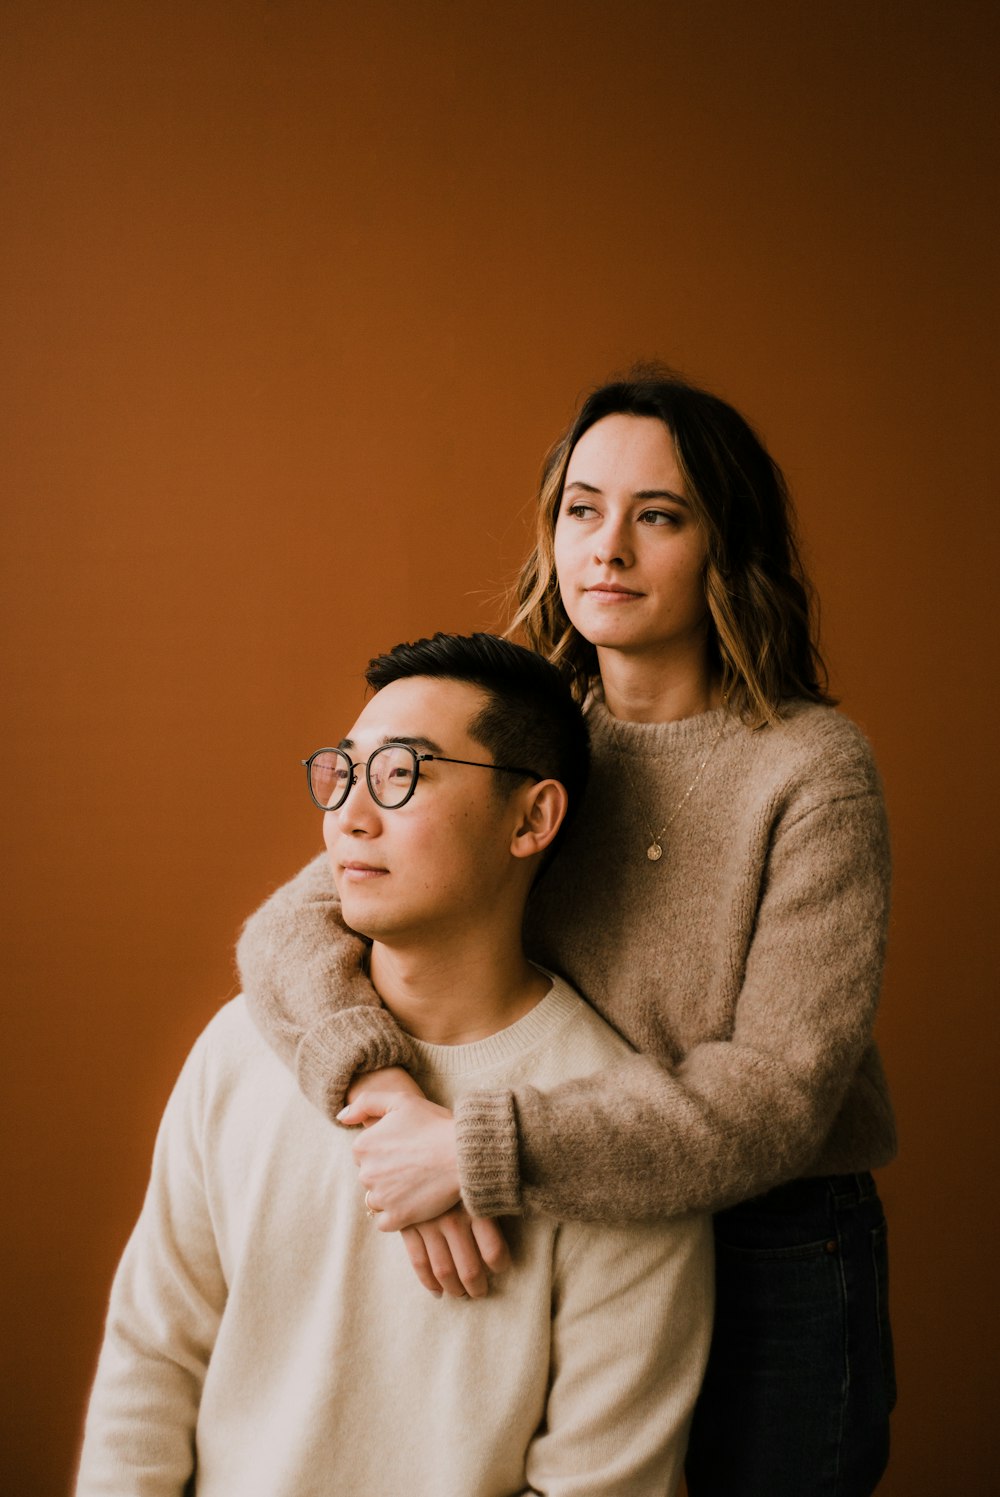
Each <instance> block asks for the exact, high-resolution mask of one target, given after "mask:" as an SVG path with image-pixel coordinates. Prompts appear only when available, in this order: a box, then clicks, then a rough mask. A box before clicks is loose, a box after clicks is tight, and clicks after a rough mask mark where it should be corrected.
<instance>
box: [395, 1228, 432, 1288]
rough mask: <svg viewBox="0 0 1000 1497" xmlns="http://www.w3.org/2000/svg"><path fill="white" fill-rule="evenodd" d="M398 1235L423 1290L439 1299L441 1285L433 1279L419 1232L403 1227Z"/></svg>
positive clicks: (415, 1229)
mask: <svg viewBox="0 0 1000 1497" xmlns="http://www.w3.org/2000/svg"><path fill="white" fill-rule="evenodd" d="M399 1235H400V1237H402V1239H403V1246H404V1247H405V1248H406V1251H407V1254H408V1256H409V1259H410V1264H411V1266H412V1268H413V1272H414V1273H415V1274H416V1276H417V1278H418V1279H419V1280H420V1282H421V1284H423V1286H424V1288H425V1289H429V1290H430V1292H431V1294H434V1295H436V1296H437V1297H438V1299H440V1298H441V1293H442V1291H441V1285H440V1284H439V1283H438V1281H437V1279H436V1278H435V1277H434V1271H433V1269H432V1268H431V1263H430V1259H429V1258H428V1256H427V1249H426V1248H425V1247H424V1239H423V1238H422V1237H421V1235H420V1232H419V1231H418V1229H417V1228H416V1227H404V1228H403V1230H402V1232H400V1234H399Z"/></svg>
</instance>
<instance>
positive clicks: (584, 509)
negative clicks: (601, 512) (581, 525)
mask: <svg viewBox="0 0 1000 1497" xmlns="http://www.w3.org/2000/svg"><path fill="white" fill-rule="evenodd" d="M566 513H567V514H568V515H572V517H573V519H574V520H587V519H589V518H590V517H591V515H594V514H596V513H597V511H596V510H595V509H594V506H593V505H592V504H580V503H579V502H577V503H576V504H568V505H567V506H566Z"/></svg>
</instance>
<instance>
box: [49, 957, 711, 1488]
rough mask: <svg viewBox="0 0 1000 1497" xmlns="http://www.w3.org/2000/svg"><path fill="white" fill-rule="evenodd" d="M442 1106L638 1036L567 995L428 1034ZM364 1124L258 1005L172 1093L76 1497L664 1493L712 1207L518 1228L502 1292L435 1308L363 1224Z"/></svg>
mask: <svg viewBox="0 0 1000 1497" xmlns="http://www.w3.org/2000/svg"><path fill="white" fill-rule="evenodd" d="M413 1051H414V1064H415V1069H416V1073H417V1075H418V1076H419V1079H420V1082H421V1084H422V1085H423V1087H424V1088H425V1090H426V1091H427V1093H428V1095H430V1096H432V1097H434V1098H435V1099H436V1100H439V1101H441V1102H444V1103H447V1104H451V1103H454V1101H455V1100H456V1098H457V1097H458V1096H459V1095H460V1093H461V1092H462V1091H463V1090H465V1089H467V1088H468V1087H469V1086H470V1085H480V1084H481V1085H485V1086H488V1087H491V1088H494V1087H495V1088H499V1089H502V1088H504V1087H507V1086H514V1085H521V1084H524V1083H525V1082H527V1081H529V1080H530V1082H531V1084H532V1085H533V1086H538V1087H542V1088H544V1087H547V1086H551V1085H556V1084H558V1083H560V1082H562V1081H564V1080H565V1079H566V1078H568V1077H573V1076H580V1075H585V1074H587V1073H589V1072H592V1071H595V1070H599V1069H602V1068H604V1067H606V1066H608V1065H614V1064H616V1063H617V1062H618V1061H619V1060H620V1059H621V1057H622V1055H623V1053H624V1051H625V1046H624V1044H623V1042H622V1041H621V1040H620V1039H619V1038H618V1036H617V1035H615V1034H613V1033H612V1031H611V1030H610V1029H609V1028H608V1027H607V1025H605V1024H604V1023H603V1022H602V1021H601V1020H600V1019H599V1018H598V1017H597V1015H596V1014H594V1013H593V1011H592V1010H591V1009H589V1008H588V1007H587V1006H586V1005H585V1004H584V1003H582V1002H581V1000H580V999H579V998H578V997H577V996H576V994H575V993H573V992H572V991H571V990H570V989H569V988H568V987H567V986H566V985H565V984H564V983H561V982H559V981H558V980H556V982H555V984H554V987H553V989H552V991H551V992H550V993H549V995H548V996H547V997H546V998H544V999H543V1000H542V1002H541V1003H540V1004H538V1005H537V1006H536V1008H534V1009H533V1010H532V1011H531V1012H530V1013H528V1014H527V1015H525V1017H524V1018H522V1019H521V1020H519V1021H518V1022H517V1023H516V1024H514V1025H512V1026H510V1028H508V1029H505V1030H502V1031H501V1032H500V1033H498V1034H496V1035H493V1036H492V1037H490V1038H489V1039H486V1040H482V1041H480V1042H479V1043H476V1044H470V1045H461V1046H438V1045H427V1044H419V1043H417V1042H414V1043H413ZM352 1138H353V1135H352V1134H351V1133H350V1132H349V1131H347V1130H344V1129H339V1128H331V1127H330V1125H329V1123H328V1122H327V1121H326V1119H325V1118H323V1117H322V1116H321V1115H320V1114H319V1113H318V1112H317V1111H316V1110H315V1109H314V1108H312V1107H310V1106H309V1104H308V1103H307V1102H306V1101H305V1099H304V1098H303V1097H302V1095H301V1093H300V1092H299V1091H298V1089H297V1088H296V1086H295V1084H294V1081H293V1079H292V1077H291V1076H290V1074H289V1073H288V1071H287V1070H286V1069H285V1068H284V1067H283V1066H282V1065H281V1064H280V1063H279V1062H278V1060H277V1058H276V1057H275V1055H274V1054H273V1052H272V1051H271V1050H270V1049H268V1047H267V1046H266V1045H265V1044H264V1043H263V1041H262V1040H261V1037H260V1035H259V1033H258V1032H257V1030H256V1029H255V1028H254V1026H253V1025H252V1024H251V1022H250V1020H249V1018H248V1017H247V1014H246V1008H245V1005H244V1003H243V1001H242V1000H235V1001H234V1002H233V1003H230V1004H229V1005H227V1007H226V1008H224V1009H223V1010H222V1011H221V1013H219V1014H218V1015H217V1016H216V1018H215V1019H214V1020H213V1021H212V1023H211V1024H210V1025H209V1026H208V1028H207V1029H206V1031H205V1032H204V1034H203V1035H202V1036H201V1038H200V1039H199V1040H198V1042H197V1044H196V1045H195V1047H194V1049H193V1051H192V1053H191V1055H190V1056H189V1058H188V1061H187V1063H186V1065H185V1067H184V1069H183V1071H182V1073H181V1077H180V1079H179V1081H178V1083H177V1086H176V1088H175V1091H174V1094H173V1096H172V1097H171V1100H170V1102H169V1104H168V1106H167V1110H166V1113H165V1115H164V1119H163V1123H162V1127H161V1130H160V1134H159V1137H158V1140H157V1145H156V1151H155V1156H154V1163H153V1171H152V1178H151V1182H150V1186H149V1192H148V1195H147V1198H146V1202H145V1205H144V1207H143V1210H142V1215H141V1217H140V1219H139V1222H138V1225H137V1226H136V1229H135V1232H134V1233H133V1236H132V1238H131V1240H130V1242H129V1244H128V1247H127V1248H126V1251H125V1254H124V1257H123V1259H122V1262H121V1265H120V1268H119V1270H118V1274H117V1276H116V1279H115V1283H114V1288H113V1291H112V1295H111V1306H110V1310H109V1314H108V1322H107V1331H106V1336H105V1341H104V1346H103V1349H102V1352H101V1358H100V1363H99V1366H98V1371H97V1377H96V1381H95V1385H94V1390H93V1394H92V1397H91V1403H90V1408H89V1412H88V1417H87V1426H86V1433H85V1440H84V1448H83V1455H82V1459H81V1465H80V1472H79V1480H78V1485H77V1488H76V1492H77V1497H111V1494H114V1497H168V1494H169V1497H181V1493H182V1492H184V1491H185V1490H186V1488H185V1483H186V1482H187V1480H188V1478H189V1476H190V1474H191V1471H192V1469H195V1470H196V1472H197V1476H196V1486H195V1490H196V1491H197V1493H198V1497H321V1494H323V1497H325V1494H329V1493H333V1492H337V1493H348V1494H349V1493H359V1494H360V1493H364V1494H365V1497H404V1494H405V1497H512V1494H515V1493H517V1494H520V1493H525V1492H529V1491H530V1492H537V1493H544V1494H551V1497H584V1494H586V1497H596V1494H612V1493H614V1494H616V1497H646V1494H648V1497H654V1494H655V1497H663V1494H664V1493H667V1492H672V1491H673V1490H674V1488H675V1485H676V1482H677V1480H678V1478H679V1474H680V1470H681V1466H682V1463H683V1456H684V1447H685V1443H686V1438H687V1426H688V1421H689V1418H690V1414H691V1410H692V1408H693V1406H694V1400H695V1397H696V1395H697V1391H698V1386H699V1383H700V1381H701V1375H702V1372H703V1370H704V1365H705V1359H706V1357H707V1354H708V1342H709V1336H710V1330H711V1301H712V1253H711V1241H710V1228H709V1224H708V1218H707V1217H688V1218H685V1219H683V1220H679V1221H676V1222H670V1223H660V1224H657V1225H646V1226H640V1225H632V1226H618V1227H612V1226H603V1225H602V1226H595V1225H591V1224H582V1223H567V1224H565V1225H557V1224H556V1223H555V1222H554V1221H553V1220H552V1219H551V1218H542V1217H538V1218H535V1219H534V1220H533V1221H530V1222H529V1221H523V1222H514V1223H509V1224H508V1226H509V1228H510V1231H509V1236H510V1239H511V1246H512V1249H513V1253H514V1266H513V1267H512V1268H511V1269H510V1270H509V1271H508V1272H507V1273H505V1274H503V1275H502V1276H501V1277H500V1278H499V1279H498V1280H497V1282H496V1284H495V1285H494V1286H493V1289H492V1292H491V1294H490V1296H489V1298H487V1299H485V1300H475V1301H466V1300H454V1299H447V1298H445V1299H441V1300H435V1299H434V1298H433V1297H432V1296H431V1295H429V1294H428V1293H427V1291H426V1290H425V1289H423V1288H421V1286H420V1285H419V1283H418V1282H417V1280H416V1278H415V1277H414V1275H413V1272H412V1270H411V1268H410V1265H409V1260H408V1258H407V1256H406V1252H405V1248H404V1246H403V1243H402V1242H401V1240H400V1238H399V1236H398V1234H395V1233H393V1234H387V1233H382V1232H379V1231H378V1230H377V1229H376V1228H375V1226H374V1225H373V1224H372V1222H371V1221H369V1220H368V1218H367V1217H366V1215H365V1211H364V1205H363V1192H362V1191H361V1189H360V1187H359V1185H358V1181H357V1171H356V1169H355V1167H354V1161H353V1158H352V1155H351V1142H352Z"/></svg>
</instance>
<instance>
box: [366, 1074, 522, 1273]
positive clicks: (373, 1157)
mask: <svg viewBox="0 0 1000 1497" xmlns="http://www.w3.org/2000/svg"><path fill="white" fill-rule="evenodd" d="M383 1079H384V1080H385V1081H386V1082H387V1083H388V1084H387V1085H386V1086H385V1087H379V1085H378V1083H379V1081H381V1080H383ZM348 1095H349V1096H350V1099H351V1100H350V1102H349V1104H348V1106H347V1107H345V1108H344V1109H343V1111H342V1112H340V1113H339V1114H338V1118H337V1120H338V1122H341V1123H343V1124H345V1125H346V1126H349V1127H350V1126H354V1127H357V1126H361V1127H363V1129H364V1132H363V1133H362V1134H361V1136H360V1137H359V1138H358V1140H357V1142H356V1143H355V1145H354V1157H355V1159H356V1160H357V1163H358V1175H359V1179H360V1182H361V1184H362V1185H363V1186H364V1187H365V1189H366V1191H367V1200H368V1204H369V1206H370V1208H371V1209H372V1210H373V1211H374V1213H375V1225H376V1226H378V1228H379V1229H380V1230H381V1231H383V1232H395V1231H400V1233H401V1235H402V1238H403V1242H404V1244H405V1247H406V1251H407V1253H408V1254H409V1257H410V1262H411V1263H412V1265H413V1269H414V1272H415V1273H416V1275H417V1278H418V1279H419V1280H420V1282H421V1284H423V1286H424V1288H425V1289H429V1290H430V1291H431V1293H432V1294H441V1293H444V1294H449V1295H453V1296H455V1297H457V1298H461V1297H462V1296H464V1295H468V1296H469V1298H470V1299H480V1298H482V1296H483V1295H485V1294H487V1293H488V1292H489V1279H488V1277H487V1275H488V1273H500V1272H502V1271H503V1270H504V1269H505V1268H508V1267H509V1266H510V1253H509V1251H508V1248H507V1243H506V1240H505V1238H504V1235H503V1233H502V1231H501V1230H500V1228H499V1227H498V1226H497V1224H496V1222H493V1221H487V1220H485V1219H484V1218H481V1217H475V1218H474V1217H470V1216H469V1213H468V1212H467V1211H466V1210H465V1207H464V1206H462V1205H461V1204H460V1203H459V1183H458V1157H457V1152H456V1148H455V1124H454V1121H453V1120H452V1116H451V1113H450V1112H449V1111H448V1109H447V1108H446V1107H438V1106H437V1105H436V1104H435V1103H433V1102H428V1101H427V1099H426V1098H425V1097H424V1095H423V1093H422V1091H421V1090H420V1088H419V1087H418V1086H417V1083H416V1082H415V1081H414V1080H413V1078H412V1077H411V1076H410V1075H409V1074H408V1073H407V1072H406V1071H401V1070H398V1069H396V1068H393V1069H391V1070H389V1069H386V1070H383V1071H378V1072H374V1073H372V1074H371V1075H368V1076H362V1077H359V1078H358V1080H357V1081H355V1082H354V1084H353V1085H352V1087H351V1090H350V1092H349V1094H348Z"/></svg>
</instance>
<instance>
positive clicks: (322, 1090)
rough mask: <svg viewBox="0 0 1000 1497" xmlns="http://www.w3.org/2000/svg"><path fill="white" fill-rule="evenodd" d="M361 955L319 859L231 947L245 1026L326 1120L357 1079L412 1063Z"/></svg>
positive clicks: (265, 907)
mask: <svg viewBox="0 0 1000 1497" xmlns="http://www.w3.org/2000/svg"><path fill="white" fill-rule="evenodd" d="M365 951H366V945H365V942H364V941H362V939H361V938H360V937H359V936H357V935H355V934H354V932H353V931H351V930H348V928H347V926H346V925H345V924H344V921H343V918H342V916H341V912H340V901H339V900H338V898H337V894H336V890H335V889H334V885H333V875H332V873H331V870H330V864H329V862H328V860H327V858H326V856H325V854H321V855H320V856H319V857H317V858H314V859H313V861H312V862H311V863H309V864H307V865H306V867H305V868H303V869H302V871H301V873H299V874H297V875H296V877H295V878H293V879H292V880H291V881H290V882H289V883H287V884H285V885H284V886H283V887H282V888H280V889H278V891H277V892H276V893H275V894H273V895H272V896H271V898H270V899H269V900H267V902H266V903H265V904H264V905H262V906H261V908H260V909H259V910H257V911H256V912H255V913H254V914H253V915H251V916H250V919H249V920H248V921H247V923H246V925H245V926H244V927H243V932H242V934H241V936H240V939H239V942H238V944H237V948H236V960H237V965H238V967H239V971H240V979H241V982H242V985H243V991H244V994H245V997H246V1001H247V1008H248V1010H249V1012H250V1016H251V1018H252V1019H253V1021H254V1023H255V1024H256V1025H257V1027H258V1029H259V1030H260V1031H261V1033H262V1034H263V1036H264V1038H265V1040H267V1042H268V1044H269V1045H270V1046H271V1047H272V1049H273V1050H275V1051H276V1052H277V1054H278V1056H279V1057H280V1059H281V1060H282V1061H283V1062H284V1063H285V1065H287V1066H288V1067H289V1068H290V1069H291V1070H292V1071H293V1072H294V1074H295V1076H296V1079H297V1081H298V1084H299V1086H300V1088H301V1089H302V1091H303V1092H304V1093H305V1095H306V1096H307V1097H308V1098H309V1100H310V1102H312V1103H313V1104H314V1105H315V1106H316V1107H318V1108H319V1109H320V1111H322V1112H325V1113H326V1115H327V1116H328V1117H330V1118H333V1117H336V1115H337V1113H338V1112H339V1111H340V1109H341V1108H342V1107H343V1105H344V1102H345V1100H346V1092H347V1089H348V1087H349V1086H350V1084H351V1081H352V1079H353V1077H354V1076H356V1075H357V1074H358V1073H359V1072H362V1071H377V1070H379V1069H381V1068H382V1067H383V1066H410V1065H412V1063H413V1060H414V1057H413V1052H412V1049H411V1047H410V1044H409V1041H408V1040H407V1038H406V1036H405V1035H404V1033H403V1031H402V1030H401V1029H400V1028H399V1027H398V1026H397V1024H396V1022H395V1020H394V1019H393V1018H392V1016H391V1015H390V1014H389V1013H388V1012H387V1010H386V1009H385V1008H384V1007H383V1006H382V1004H381V1002H380V1001H379V997H378V994H377V993H376V992H375V989H374V988H373V987H372V985H371V983H370V982H369V981H368V979H367V977H366V976H365V974H364V970H363V966H362V961H363V957H364V954H365Z"/></svg>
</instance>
